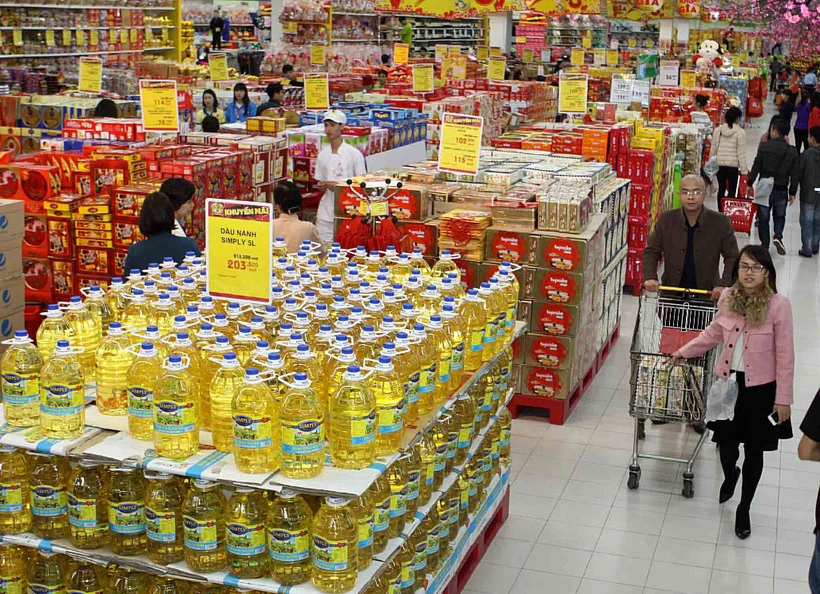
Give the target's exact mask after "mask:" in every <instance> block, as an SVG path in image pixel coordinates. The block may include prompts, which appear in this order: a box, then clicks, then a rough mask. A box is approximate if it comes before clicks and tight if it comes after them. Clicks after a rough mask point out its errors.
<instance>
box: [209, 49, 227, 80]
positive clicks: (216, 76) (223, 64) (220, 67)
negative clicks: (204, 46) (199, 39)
mask: <svg viewBox="0 0 820 594" xmlns="http://www.w3.org/2000/svg"><path fill="white" fill-rule="evenodd" d="M208 66H209V67H210V69H211V80H228V79H229V78H230V77H229V76H228V56H227V54H225V53H224V52H211V53H210V54H208Z"/></svg>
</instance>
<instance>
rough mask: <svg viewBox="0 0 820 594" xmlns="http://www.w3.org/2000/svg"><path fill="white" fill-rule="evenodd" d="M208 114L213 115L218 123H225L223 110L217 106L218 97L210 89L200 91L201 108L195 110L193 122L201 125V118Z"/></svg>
mask: <svg viewBox="0 0 820 594" xmlns="http://www.w3.org/2000/svg"><path fill="white" fill-rule="evenodd" d="M208 116H213V117H215V118H216V119H217V120H219V123H220V124H224V123H225V112H224V111H223V110H221V109H220V108H219V99H217V98H216V93H214V92H213V90H212V89H205V90H204V91H202V109H200V110H199V111H197V112H196V118H195V119H194V122H196V124H197V125H198V126H201V125H202V120H204V119H205V118H206V117H208Z"/></svg>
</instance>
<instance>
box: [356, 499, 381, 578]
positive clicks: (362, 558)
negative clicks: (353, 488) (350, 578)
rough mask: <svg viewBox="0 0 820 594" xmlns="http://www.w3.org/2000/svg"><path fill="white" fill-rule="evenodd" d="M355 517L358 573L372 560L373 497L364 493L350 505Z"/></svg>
mask: <svg viewBox="0 0 820 594" xmlns="http://www.w3.org/2000/svg"><path fill="white" fill-rule="evenodd" d="M350 506H351V508H352V509H353V512H354V515H355V517H356V523H357V526H358V528H357V530H358V533H359V553H358V555H359V571H363V570H365V569H367V568H368V567H369V566H370V561H371V560H372V559H373V522H374V517H375V514H376V509H375V504H374V503H373V495H372V494H371V493H370V491H369V490H368V491H365V492H364V493H363V494H362V495H361V496H360V497H358V498H356V499H354V500H353V501H352V502H351V503H350Z"/></svg>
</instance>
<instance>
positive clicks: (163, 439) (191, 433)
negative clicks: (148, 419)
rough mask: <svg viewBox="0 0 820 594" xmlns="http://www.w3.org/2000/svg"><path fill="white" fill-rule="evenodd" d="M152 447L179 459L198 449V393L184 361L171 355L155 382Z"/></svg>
mask: <svg viewBox="0 0 820 594" xmlns="http://www.w3.org/2000/svg"><path fill="white" fill-rule="evenodd" d="M154 448H155V449H156V451H157V455H159V456H162V457H165V458H171V459H172V460H181V459H184V458H187V457H188V456H192V455H193V454H195V453H196V452H198V451H199V394H198V391H197V384H196V381H195V379H194V378H192V377H191V375H190V373H188V365H187V361H183V359H182V357H180V356H179V355H172V356H171V357H168V359H167V360H166V361H165V363H164V364H163V371H162V375H161V376H160V377H159V379H158V380H157V382H156V384H154Z"/></svg>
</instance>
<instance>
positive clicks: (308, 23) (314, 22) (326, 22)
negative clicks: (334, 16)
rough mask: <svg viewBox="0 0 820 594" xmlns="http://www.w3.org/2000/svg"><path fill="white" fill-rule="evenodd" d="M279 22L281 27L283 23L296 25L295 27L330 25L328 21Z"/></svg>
mask: <svg viewBox="0 0 820 594" xmlns="http://www.w3.org/2000/svg"><path fill="white" fill-rule="evenodd" d="M279 22H280V23H282V24H283V25H284V24H285V23H296V24H297V25H321V26H323V27H329V26H330V25H331V22H330V21H292V20H287V21H279Z"/></svg>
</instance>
